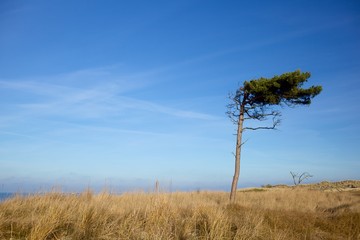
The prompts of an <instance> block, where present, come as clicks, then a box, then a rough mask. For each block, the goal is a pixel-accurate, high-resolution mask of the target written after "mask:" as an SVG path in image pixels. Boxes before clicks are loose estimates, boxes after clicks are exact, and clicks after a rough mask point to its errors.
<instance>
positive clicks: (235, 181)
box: [230, 105, 244, 202]
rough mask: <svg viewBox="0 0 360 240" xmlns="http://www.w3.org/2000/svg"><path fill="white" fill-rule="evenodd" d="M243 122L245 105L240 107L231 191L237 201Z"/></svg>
mask: <svg viewBox="0 0 360 240" xmlns="http://www.w3.org/2000/svg"><path fill="white" fill-rule="evenodd" d="M243 122H244V106H243V105H241V107H240V116H239V120H238V129H237V140H236V152H235V173H234V177H233V181H232V184H231V192H230V201H231V202H234V201H235V196H236V189H237V185H238V181H239V175H240V156H241V145H242V144H241V139H242V132H243Z"/></svg>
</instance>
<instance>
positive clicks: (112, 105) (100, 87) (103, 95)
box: [0, 68, 216, 120]
mask: <svg viewBox="0 0 360 240" xmlns="http://www.w3.org/2000/svg"><path fill="white" fill-rule="evenodd" d="M144 82H146V79H145V80H144V81H143V80H141V79H138V80H137V81H136V82H134V81H127V79H126V78H124V77H119V76H118V75H116V74H115V75H114V74H112V72H111V69H109V68H98V69H87V70H81V71H76V72H72V73H67V74H61V75H56V76H47V77H39V78H32V79H30V80H28V79H25V80H23V79H21V80H17V79H16V80H11V81H10V80H0V90H1V89H3V90H5V89H6V91H12V92H13V93H14V95H16V94H18V95H19V96H20V95H22V96H23V95H27V96H28V98H27V100H26V102H21V103H11V102H3V103H2V104H3V105H4V104H5V105H6V104H10V105H11V106H12V107H14V108H16V109H15V110H16V114H17V115H19V116H24V115H26V116H29V115H30V116H63V117H70V118H71V117H73V118H76V119H79V118H80V119H86V118H106V117H109V116H116V115H119V114H121V115H126V114H131V111H137V112H143V114H144V115H146V113H147V112H153V113H159V114H165V115H170V116H173V117H178V118H189V119H201V120H215V119H216V117H215V116H212V115H210V114H206V113H201V112H197V111H193V110H188V109H178V108H176V107H172V106H165V105H162V104H159V103H155V102H153V101H151V100H145V99H137V98H133V97H128V96H126V94H127V93H129V92H131V91H135V90H136V91H141V88H144V87H145V86H146V85H147V84H148V83H144ZM29 99H30V100H29ZM32 99H33V100H32Z"/></svg>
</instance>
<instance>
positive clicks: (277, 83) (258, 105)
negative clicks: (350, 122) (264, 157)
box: [227, 70, 322, 201]
mask: <svg viewBox="0 0 360 240" xmlns="http://www.w3.org/2000/svg"><path fill="white" fill-rule="evenodd" d="M309 78H310V73H309V72H304V73H302V72H300V71H299V70H297V71H294V72H289V73H284V74H282V75H280V76H274V77H273V78H259V79H255V80H251V81H249V82H248V81H245V82H244V83H243V85H242V86H241V87H240V88H239V89H237V91H236V92H235V94H232V95H230V99H231V103H230V104H228V106H227V107H228V111H227V114H228V116H229V117H230V119H231V120H232V121H233V122H234V123H235V124H237V141H236V151H235V173H234V177H233V181H232V185H231V193H230V201H234V200H235V195H236V189H237V185H238V180H239V175H240V155H241V147H242V145H243V143H242V134H243V132H244V131H245V130H259V129H276V127H277V126H278V125H279V124H280V116H281V112H280V111H279V110H278V106H290V107H294V106H297V105H310V104H311V99H312V98H314V97H315V96H316V95H318V94H319V93H320V92H321V90H322V87H321V86H311V87H310V88H302V85H303V84H304V83H305V82H307V80H308V79H309ZM269 118H271V120H272V124H271V125H270V126H259V127H248V126H247V127H244V121H245V120H258V121H265V120H268V119H269Z"/></svg>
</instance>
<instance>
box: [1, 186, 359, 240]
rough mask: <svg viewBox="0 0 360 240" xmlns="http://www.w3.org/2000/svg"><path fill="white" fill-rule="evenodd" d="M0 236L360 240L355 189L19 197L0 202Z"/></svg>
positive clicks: (265, 189)
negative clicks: (230, 198)
mask: <svg viewBox="0 0 360 240" xmlns="http://www.w3.org/2000/svg"><path fill="white" fill-rule="evenodd" d="M355 190H356V189H355ZM0 239H34V240H35V239H36V240H40V239H284V240H285V239H286V240H289V239H360V191H334V192H327V191H323V190H316V189H315V190H314V189H310V188H303V187H298V188H281V187H278V188H260V189H248V190H244V191H239V193H238V194H237V201H236V203H234V204H229V201H228V193H224V192H191V193H127V194H123V195H111V194H108V193H100V194H93V193H91V192H90V191H87V192H84V193H82V194H80V195H70V194H62V193H48V194H45V195H33V196H27V197H21V196H17V197H14V198H12V199H8V200H6V201H4V202H1V203H0Z"/></svg>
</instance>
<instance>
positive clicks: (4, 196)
mask: <svg viewBox="0 0 360 240" xmlns="http://www.w3.org/2000/svg"><path fill="white" fill-rule="evenodd" d="M15 195H16V193H7V192H0V202H2V201H4V200H6V199H8V198H11V197H14V196H15Z"/></svg>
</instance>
